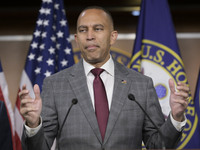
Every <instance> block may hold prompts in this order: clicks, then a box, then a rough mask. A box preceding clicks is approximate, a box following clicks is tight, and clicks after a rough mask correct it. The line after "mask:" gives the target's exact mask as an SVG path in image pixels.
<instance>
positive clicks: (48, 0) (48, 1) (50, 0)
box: [42, 0, 52, 4]
mask: <svg viewBox="0 0 200 150" xmlns="http://www.w3.org/2000/svg"><path fill="white" fill-rule="evenodd" d="M42 1H43V3H48V4H49V3H52V0H42Z"/></svg>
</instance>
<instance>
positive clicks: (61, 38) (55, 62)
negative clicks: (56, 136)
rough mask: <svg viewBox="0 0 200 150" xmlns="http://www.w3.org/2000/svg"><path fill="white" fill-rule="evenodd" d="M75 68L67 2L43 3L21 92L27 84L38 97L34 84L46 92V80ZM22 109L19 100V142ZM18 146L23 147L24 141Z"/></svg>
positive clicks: (52, 0)
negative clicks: (44, 83)
mask: <svg viewBox="0 0 200 150" xmlns="http://www.w3.org/2000/svg"><path fill="white" fill-rule="evenodd" d="M73 64H74V58H73V51H72V46H71V42H70V34H69V29H68V22H67V19H66V15H65V10H64V4H63V0H42V5H41V8H40V10H39V16H38V19H37V21H36V28H35V30H34V33H33V39H32V41H31V43H30V48H29V52H28V55H27V59H26V64H25V68H24V70H23V72H22V76H21V82H20V89H21V88H22V86H23V85H24V84H26V87H27V89H28V90H29V91H30V96H31V97H34V92H33V86H34V84H38V85H39V87H40V90H42V84H43V80H44V78H45V77H48V76H50V75H52V74H54V73H56V72H58V71H60V70H63V69H65V68H68V67H70V66H72V65H73ZM19 109H20V100H19V97H17V101H16V107H15V122H16V125H17V126H18V128H17V129H16V132H17V134H16V136H17V137H18V139H20V138H19V137H21V135H22V131H23V126H22V124H23V117H22V116H21V115H20V113H19ZM18 141H19V140H18ZM18 143H19V147H20V141H19V142H18Z"/></svg>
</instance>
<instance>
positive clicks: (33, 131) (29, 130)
mask: <svg viewBox="0 0 200 150" xmlns="http://www.w3.org/2000/svg"><path fill="white" fill-rule="evenodd" d="M24 127H25V130H26V135H27V136H28V137H32V136H34V135H36V134H37V133H38V131H39V130H40V128H41V127H42V117H40V124H39V126H37V127H36V128H30V127H28V126H27V125H26V122H25V123H24Z"/></svg>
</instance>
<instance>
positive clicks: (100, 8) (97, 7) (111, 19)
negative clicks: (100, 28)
mask: <svg viewBox="0 0 200 150" xmlns="http://www.w3.org/2000/svg"><path fill="white" fill-rule="evenodd" d="M89 9H99V10H102V11H104V12H105V13H106V14H107V15H108V17H109V19H110V21H111V24H112V27H113V28H114V21H113V17H112V15H111V13H110V12H109V11H108V10H107V9H105V8H103V7H101V6H88V7H86V8H84V9H83V10H82V11H81V13H80V14H82V12H84V11H86V10H89ZM79 16H80V15H79ZM78 18H79V17H78Z"/></svg>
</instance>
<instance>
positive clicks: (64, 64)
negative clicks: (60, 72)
mask: <svg viewBox="0 0 200 150" xmlns="http://www.w3.org/2000/svg"><path fill="white" fill-rule="evenodd" d="M60 63H61V65H62V67H65V66H67V63H68V61H67V60H65V59H63V60H62V61H61V62H60Z"/></svg>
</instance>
